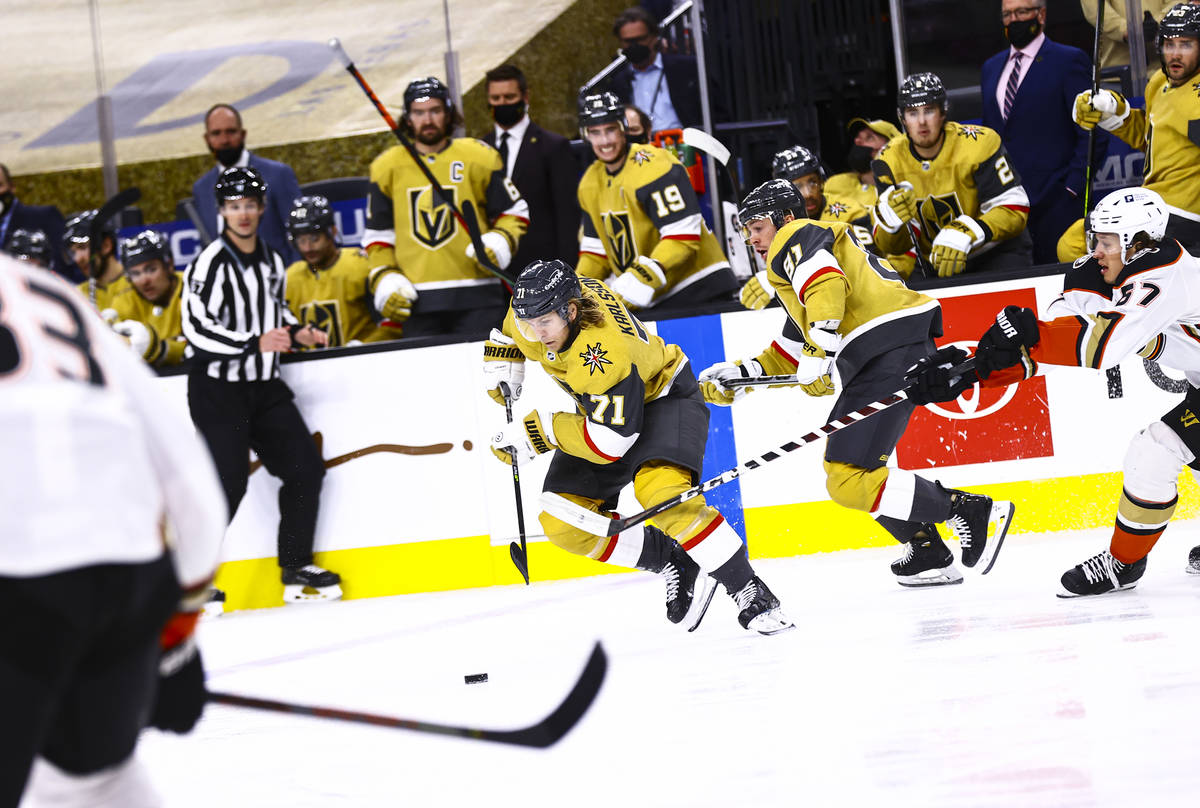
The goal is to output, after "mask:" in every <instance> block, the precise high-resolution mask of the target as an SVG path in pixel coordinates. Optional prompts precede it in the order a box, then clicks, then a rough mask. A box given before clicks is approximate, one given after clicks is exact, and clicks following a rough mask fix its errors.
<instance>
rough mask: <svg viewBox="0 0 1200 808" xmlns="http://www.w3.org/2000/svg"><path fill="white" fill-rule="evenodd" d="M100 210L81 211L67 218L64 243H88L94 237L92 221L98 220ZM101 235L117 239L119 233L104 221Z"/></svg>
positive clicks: (67, 244) (68, 244)
mask: <svg viewBox="0 0 1200 808" xmlns="http://www.w3.org/2000/svg"><path fill="white" fill-rule="evenodd" d="M99 212H100V211H98V210H96V209H95V208H92V209H91V210H85V211H82V212H80V213H76V214H75V215H74V216H72V217H71V218H69V219H67V226H66V229H65V230H64V231H63V244H64V245H66V246H70V245H72V244H86V243H87V242H88V240H89V239H91V237H92V223H93V222H94V221H96V214H97V213H99ZM100 235H101V237H102V238H103V237H107V238H111V239H115V238H116V237H117V233H116V231H115V230H113V229H112V227H111V226H110V225H109V223H108V222H104V223H103V229H102V230H101V231H100Z"/></svg>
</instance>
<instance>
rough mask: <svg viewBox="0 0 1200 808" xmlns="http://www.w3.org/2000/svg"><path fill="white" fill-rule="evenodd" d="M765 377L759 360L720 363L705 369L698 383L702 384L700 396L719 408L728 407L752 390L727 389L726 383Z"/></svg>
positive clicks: (740, 388)
mask: <svg viewBox="0 0 1200 808" xmlns="http://www.w3.org/2000/svg"><path fill="white" fill-rule="evenodd" d="M765 375H766V374H765V373H764V372H763V366H762V365H761V364H759V362H758V360H757V359H739V360H737V361H735V362H718V363H717V364H715V365H711V366H710V367H707V368H705V369H704V372H703V373H701V374H700V378H699V379H697V381H699V382H700V395H702V396H704V400H705V401H707V402H708V403H709V404H716V405H717V406H718V407H728V406H729V405H731V404H733V402H735V401H737V400H738V399H739V398H741V397H742V396H744V395H746V393H748V392H750V389H751V388H749V387H727V386H726V385H725V382H729V381H733V380H735V379H754V378H758V377H759V376H765Z"/></svg>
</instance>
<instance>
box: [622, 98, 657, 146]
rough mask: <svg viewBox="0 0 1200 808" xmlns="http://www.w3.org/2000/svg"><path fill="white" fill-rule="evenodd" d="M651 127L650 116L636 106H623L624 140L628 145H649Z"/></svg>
mask: <svg viewBox="0 0 1200 808" xmlns="http://www.w3.org/2000/svg"><path fill="white" fill-rule="evenodd" d="M652 128H653V125H652V124H651V123H650V116H649V115H647V114H646V113H645V111H644V110H643V109H642V108H641V107H638V106H635V105H633V104H626V105H625V139H626V140H628V141H629V142H630V143H649V142H650V130H651V129H652Z"/></svg>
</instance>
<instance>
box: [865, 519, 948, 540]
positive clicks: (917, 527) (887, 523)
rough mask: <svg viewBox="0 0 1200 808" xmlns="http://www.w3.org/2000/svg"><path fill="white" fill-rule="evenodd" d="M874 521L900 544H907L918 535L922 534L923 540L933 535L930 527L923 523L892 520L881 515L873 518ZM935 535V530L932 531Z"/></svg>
mask: <svg viewBox="0 0 1200 808" xmlns="http://www.w3.org/2000/svg"><path fill="white" fill-rule="evenodd" d="M875 521H876V522H878V523H879V526H880V527H882V528H883V529H884V530H886V531H887V532H888V533H890V534H891V535H892V538H893V539H895V540H896V541H898V542H900V543H901V544H907V543H908V542H910V541H912V540H913V539H915V538H917V536H918V534H923V535H924V537H925V538H928V537H929V536H931V535H933V533H931V532H930V531H931V527H930V525H928V524H927V523H925V522H910V521H908V520H907V519H893V518H892V517H890V516H883V515H882V514H880V515H877V516H876V517H875ZM933 532H934V533H936V529H933Z"/></svg>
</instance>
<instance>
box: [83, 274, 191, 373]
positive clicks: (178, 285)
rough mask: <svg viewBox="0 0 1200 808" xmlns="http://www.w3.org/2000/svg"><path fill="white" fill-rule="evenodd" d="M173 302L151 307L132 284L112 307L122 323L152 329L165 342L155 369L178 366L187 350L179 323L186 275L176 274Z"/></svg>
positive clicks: (114, 300)
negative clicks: (140, 324) (141, 325)
mask: <svg viewBox="0 0 1200 808" xmlns="http://www.w3.org/2000/svg"><path fill="white" fill-rule="evenodd" d="M173 274H174V275H175V280H174V287H173V288H172V290H171V300H170V302H169V303H167V305H166V306H159V305H156V304H154V303H151V302H150V301H149V300H147V299H146V298H144V297H142V296H141V294H140V293H139V292H138V291H137V289H135V288H133V285H132V284H129V283H128V281H126V285H127V287H128V291H126V292H123V293H121V294H119V295H117V296H116V297H115V298H114V299H113V300H112V303H111V307H112V308H113V309H115V310H116V312H117V316H118V317H120V318H121V319H122V320H137V321H138V322H140V323H142V324H144V325H147V326H150V327H151V328H153V329H154V333H156V334H157V335H158V338H159V339H160V340H162V344H163V349H162V351H161V353H160V354H159V356H158V357H155V358H153V359H151V360H150V364H151V365H154V366H156V367H157V366H162V365H178V364H179V363H180V362H182V361H183V354H184V351H186V350H187V339H185V338H184V336H183V324H182V322H181V321H180V301H181V299H182V297H183V273H182V272H176V273H173ZM85 285H86V284H85Z"/></svg>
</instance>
